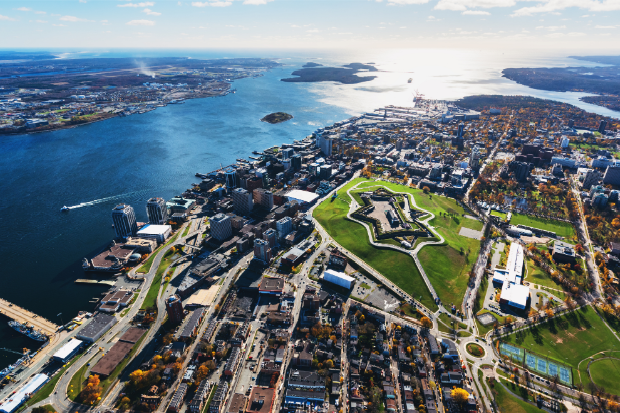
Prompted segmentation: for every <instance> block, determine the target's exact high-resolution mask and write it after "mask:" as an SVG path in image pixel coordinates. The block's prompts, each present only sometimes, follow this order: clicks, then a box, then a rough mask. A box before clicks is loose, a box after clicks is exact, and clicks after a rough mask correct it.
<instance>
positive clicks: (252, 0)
mask: <svg viewBox="0 0 620 413" xmlns="http://www.w3.org/2000/svg"><path fill="white" fill-rule="evenodd" d="M272 1H273V0H245V1H244V2H243V4H249V5H252V6H261V5H263V4H267V3H269V2H272Z"/></svg>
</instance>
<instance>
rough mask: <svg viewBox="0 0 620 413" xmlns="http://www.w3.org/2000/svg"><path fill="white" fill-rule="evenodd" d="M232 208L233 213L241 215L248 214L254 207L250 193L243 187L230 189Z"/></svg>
mask: <svg viewBox="0 0 620 413" xmlns="http://www.w3.org/2000/svg"><path fill="white" fill-rule="evenodd" d="M232 199H233V208H234V211H235V214H237V215H241V216H247V215H250V213H251V212H252V208H254V201H253V199H252V194H251V193H250V192H248V191H246V190H245V189H243V188H237V189H234V190H233V191H232Z"/></svg>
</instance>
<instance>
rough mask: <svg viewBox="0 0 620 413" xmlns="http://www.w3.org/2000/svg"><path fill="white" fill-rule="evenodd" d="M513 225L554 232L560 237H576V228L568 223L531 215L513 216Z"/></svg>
mask: <svg viewBox="0 0 620 413" xmlns="http://www.w3.org/2000/svg"><path fill="white" fill-rule="evenodd" d="M510 224H511V225H526V226H528V227H532V228H538V229H543V230H546V231H553V232H555V233H556V234H557V235H559V236H560V237H564V238H572V237H574V236H575V228H573V226H572V225H571V224H570V223H568V222H562V221H556V220H553V219H544V218H536V217H532V216H529V215H521V214H512V218H511V219H510Z"/></svg>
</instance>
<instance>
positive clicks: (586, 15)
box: [581, 14, 590, 17]
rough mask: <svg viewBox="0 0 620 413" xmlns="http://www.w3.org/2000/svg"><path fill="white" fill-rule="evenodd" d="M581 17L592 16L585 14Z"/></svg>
mask: <svg viewBox="0 0 620 413" xmlns="http://www.w3.org/2000/svg"><path fill="white" fill-rule="evenodd" d="M581 17H590V15H589V14H584V15H583V16H581Z"/></svg>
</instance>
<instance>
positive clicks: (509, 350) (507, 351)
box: [499, 343, 524, 362]
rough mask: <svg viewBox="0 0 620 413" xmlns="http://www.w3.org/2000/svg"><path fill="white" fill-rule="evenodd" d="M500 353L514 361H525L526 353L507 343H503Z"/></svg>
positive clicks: (500, 346)
mask: <svg viewBox="0 0 620 413" xmlns="http://www.w3.org/2000/svg"><path fill="white" fill-rule="evenodd" d="M499 352H500V353H501V354H503V355H504V356H508V357H510V358H511V359H512V360H516V361H519V362H522V361H523V354H524V351H523V349H522V348H519V347H515V346H512V345H510V344H506V343H501V344H500V345H499Z"/></svg>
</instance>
